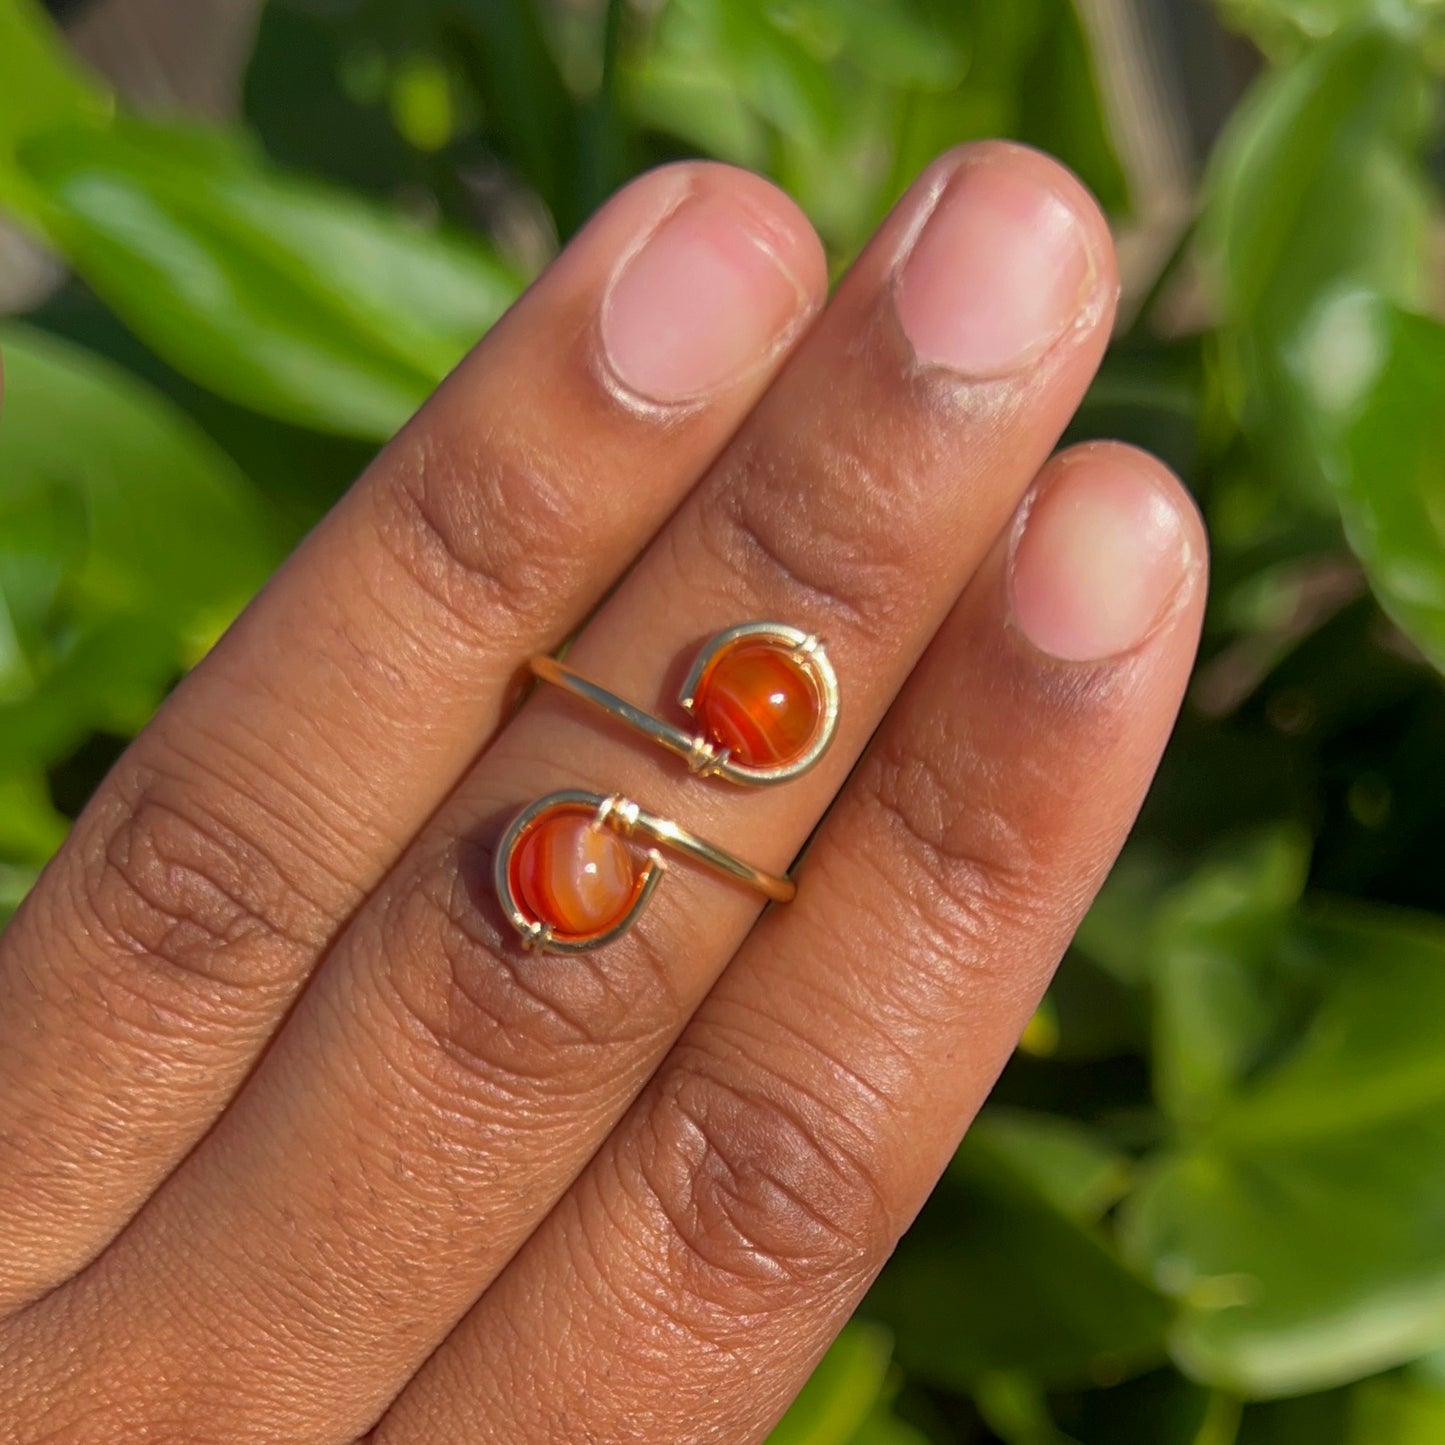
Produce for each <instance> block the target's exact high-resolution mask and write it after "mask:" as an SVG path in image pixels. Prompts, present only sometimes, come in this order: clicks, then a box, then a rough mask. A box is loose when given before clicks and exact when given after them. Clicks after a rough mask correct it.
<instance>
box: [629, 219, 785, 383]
mask: <svg viewBox="0 0 1445 1445" xmlns="http://www.w3.org/2000/svg"><path fill="white" fill-rule="evenodd" d="M781 229H782V223H781V222H770V218H769V217H767V216H766V215H764V214H762V213H761V212H759V211H754V210H753V209H751V208H750V207H749V206H748V205H747V204H745V203H743V202H740V201H737V200H736V199H735V198H734V199H727V198H723V197H721V196H704V197H693V198H692V199H689V200H687V201H684V202H683V203H682V205H681V206H679V207H678V208H677V210H675V211H674V212H673V213H672V214H671V215H670V216H668V217H667V219H666V220H665V221H664V222H663V223H662V225H661V226H660V227H659V228H658V230H656V231H655V232H654V233H653V234H652V235H651V236H649V237H648V239H647V240H646V242H645V243H644V244H643V246H642V248H641V249H640V250H639V251H638V252H637V253H636V254H635V255H633V256H631V257H629V258H628V260H627V261H626V262H625V264H624V265H623V267H622V270H621V271H620V273H619V274H618V275H617V276H616V277H615V278H614V280H613V282H612V284H611V287H610V289H609V291H608V294H607V296H606V298H605V299H604V301H603V304H602V323H601V329H602V346H603V350H604V351H605V352H606V355H607V360H608V363H609V364H610V365H611V367H612V370H613V371H614V372H615V373H616V375H617V377H618V379H619V380H620V381H621V382H622V383H623V385H624V386H626V387H627V388H628V389H629V390H631V391H633V392H636V393H637V394H638V395H639V396H642V397H644V398H646V399H647V400H650V401H656V402H664V403H667V402H678V401H687V400H691V399H695V398H697V397H701V396H704V395H706V394H707V393H708V392H711V391H716V390H717V389H718V388H720V387H722V386H724V385H726V384H727V383H728V382H730V381H733V380H735V379H737V378H739V377H741V376H742V375H744V374H745V373H746V372H748V371H749V370H751V369H752V368H753V367H754V366H756V365H757V364H758V363H759V362H761V361H762V360H763V359H764V358H765V357H766V356H768V355H769V354H770V353H771V352H772V350H773V348H774V347H775V346H776V345H777V344H778V343H779V341H780V340H781V339H782V337H783V335H784V334H785V333H786V332H787V331H788V330H789V329H790V328H791V326H792V324H793V323H794V322H795V320H796V318H797V317H798V315H799V313H800V312H801V311H802V310H803V309H804V308H805V306H806V305H807V301H808V297H807V293H806V291H805V290H804V288H803V287H802V285H801V284H800V283H799V282H798V281H797V280H796V279H795V277H794V276H793V275H792V273H791V272H790V271H789V269H788V267H787V265H786V264H785V262H784V260H783V258H782V254H781V253H782V251H783V249H784V248H786V246H787V244H788V238H787V237H785V236H782V235H780V234H779V232H780V231H781Z"/></svg>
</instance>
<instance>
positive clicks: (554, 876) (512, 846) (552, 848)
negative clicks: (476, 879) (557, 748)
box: [492, 789, 797, 953]
mask: <svg viewBox="0 0 1445 1445" xmlns="http://www.w3.org/2000/svg"><path fill="white" fill-rule="evenodd" d="M634 838H641V839H644V840H646V841H647V842H649V843H652V844H654V845H655V846H654V847H652V848H649V849H648V850H647V853H646V855H645V861H644V862H643V864H642V866H641V868H640V869H639V868H638V867H637V859H636V858H635V856H634V855H633V854H632V852H631V850H629V849H628V848H627V847H626V840H629V839H634ZM659 849H666V850H667V851H668V852H670V853H675V854H677V855H679V856H680V857H683V858H687V859H689V860H690V861H691V862H694V863H698V864H700V865H701V866H702V867H704V868H707V869H709V870H710V871H711V872H713V873H715V874H717V875H719V876H720V877H722V878H726V879H728V880H730V881H732V882H734V883H742V884H744V885H746V886H747V887H749V888H752V889H755V890H756V891H757V892H759V893H761V894H762V895H763V896H764V897H765V898H769V899H771V900H772V901H773V902H775V903H790V902H792V899H793V895H794V894H795V893H796V891H797V885H796V884H794V882H793V880H792V879H791V878H788V877H786V876H780V875H778V874H776V873H768V872H766V871H765V870H764V869H762V868H754V867H753V865H752V864H751V863H745V862H743V860H742V859H741V858H735V857H734V856H733V855H732V854H731V853H729V852H727V851H726V850H725V849H722V848H719V847H718V846H717V845H716V844H715V843H709V842H708V841H707V840H706V839H705V838H699V837H698V836H697V835H696V834H695V833H689V832H688V831H687V829H685V828H681V827H679V826H678V825H677V824H676V823H674V822H673V821H672V820H671V819H669V818H660V817H658V816H657V815H656V814H655V813H649V812H647V811H645V810H644V809H643V808H640V807H639V806H638V805H637V804H636V803H634V802H632V801H631V799H629V798H624V797H623V796H622V795H621V794H618V793H614V794H613V795H612V796H611V797H603V796H602V795H601V794H600V793H589V792H583V791H581V790H579V789H568V790H565V791H563V792H559V793H549V794H548V795H547V796H546V797H545V798H539V799H538V800H537V801H536V802H535V803H532V804H530V805H529V806H528V807H526V808H523V809H522V811H521V812H520V813H518V814H517V816H516V817H515V818H513V819H512V821H511V822H510V823H509V824H508V825H507V829H506V831H505V832H504V833H503V834H502V837H501V840H500V841H499V843H498V844H497V853H496V861H495V863H494V864H493V870H492V871H493V881H494V882H495V884H496V889H497V897H498V898H499V899H500V900H501V904H502V908H503V909H504V911H505V912H506V915H507V920H508V922H509V923H511V925H512V927H513V928H515V929H516V930H517V932H518V933H519V934H521V936H522V947H523V948H528V949H537V950H538V951H539V952H545V953H585V952H586V951H588V950H589V949H593V948H602V947H603V946H604V945H606V944H609V943H612V942H614V941H615V940H616V939H618V938H620V937H621V936H622V935H623V934H624V933H626V932H627V930H628V929H629V928H631V927H632V925H633V924H634V923H636V922H637V920H638V918H640V917H641V916H642V912H643V910H644V909H645V908H646V906H647V901H648V899H649V898H651V896H652V893H653V890H654V889H655V888H656V887H657V885H658V883H660V882H661V881H662V875H663V873H664V872H666V870H667V863H666V861H665V859H664V858H663V856H662V853H661V852H660V851H659ZM559 869H561V870H562V872H560V873H559V872H558V870H559ZM568 870H570V871H568ZM543 894H545V895H546V898H545V902H544V900H543V897H542V895H543ZM584 915H585V916H584Z"/></svg>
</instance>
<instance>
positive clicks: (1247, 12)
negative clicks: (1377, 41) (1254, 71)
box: [1215, 0, 1442, 56]
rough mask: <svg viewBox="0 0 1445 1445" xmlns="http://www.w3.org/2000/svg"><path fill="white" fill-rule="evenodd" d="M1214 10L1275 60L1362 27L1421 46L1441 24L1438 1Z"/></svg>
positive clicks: (1301, 2) (1236, 3) (1237, 5)
mask: <svg viewBox="0 0 1445 1445" xmlns="http://www.w3.org/2000/svg"><path fill="white" fill-rule="evenodd" d="M1215 7H1216V9H1218V10H1219V11H1220V13H1221V15H1222V16H1223V18H1224V20H1225V21H1226V23H1228V24H1230V25H1233V26H1235V27H1236V28H1238V29H1240V30H1243V31H1244V32H1245V33H1246V34H1248V35H1250V36H1252V37H1253V38H1254V39H1255V40H1257V41H1258V42H1259V44H1260V45H1261V46H1263V47H1264V48H1265V49H1266V50H1267V51H1269V52H1270V53H1271V54H1274V55H1277V56H1285V55H1289V54H1292V53H1296V52H1297V51H1298V50H1299V48H1300V46H1301V45H1307V44H1310V43H1314V42H1317V41H1320V40H1324V39H1327V38H1328V37H1329V36H1332V35H1334V34H1336V33H1337V32H1338V31H1340V30H1343V29H1345V28H1346V27H1348V26H1351V25H1355V24H1358V23H1359V22H1361V21H1371V22H1374V23H1375V24H1379V25H1384V26H1389V27H1391V28H1393V29H1395V30H1397V31H1399V32H1400V33H1401V34H1402V35H1405V36H1407V37H1409V38H1411V39H1413V40H1415V41H1417V42H1419V41H1421V40H1422V39H1423V38H1424V36H1425V35H1426V34H1428V32H1429V29H1430V27H1431V26H1432V25H1433V26H1435V27H1436V28H1437V29H1438V27H1439V26H1440V24H1441V19H1442V17H1441V15H1440V7H1439V5H1438V4H1437V3H1436V0H1215Z"/></svg>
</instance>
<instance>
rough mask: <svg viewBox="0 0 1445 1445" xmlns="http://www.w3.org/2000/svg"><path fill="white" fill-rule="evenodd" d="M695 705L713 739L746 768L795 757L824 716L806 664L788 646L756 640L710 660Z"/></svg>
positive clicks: (790, 760) (776, 764) (784, 763)
mask: <svg viewBox="0 0 1445 1445" xmlns="http://www.w3.org/2000/svg"><path fill="white" fill-rule="evenodd" d="M695 706H696V710H697V715H698V717H699V718H700V719H701V721H702V724H703V727H704V728H705V729H706V731H707V735H708V737H709V738H710V739H711V741H712V742H713V743H715V744H716V745H718V746H719V747H725V748H727V750H728V752H729V754H730V755H731V756H732V758H733V760H734V761H735V762H738V763H741V764H743V765H744V766H745V767H750V768H781V767H787V766H788V765H789V764H790V763H794V762H796V761H797V760H798V759H799V758H801V757H802V756H803V754H804V753H805V752H807V750H808V748H809V747H810V746H811V745H812V742H813V739H814V738H815V737H816V736H817V733H818V727H819V724H820V723H821V721H822V717H823V698H822V695H821V693H820V692H819V690H818V684H817V681H816V680H815V679H814V677H813V674H812V673H811V672H810V671H809V669H808V667H807V666H806V665H805V664H804V663H803V662H802V661H800V660H799V659H798V657H797V656H796V655H795V654H794V653H793V652H792V651H791V650H790V649H789V648H786V647H782V646H779V645H778V644H776V643H771V642H759V641H754V640H747V641H743V642H740V643H738V644H737V645H736V646H734V647H730V648H728V649H727V650H726V651H725V652H723V653H722V654H721V655H720V656H719V657H718V658H717V659H716V661H714V662H713V664H712V666H711V667H709V668H708V670H707V672H706V673H705V674H704V676H703V679H702V682H701V683H700V684H699V686H698V690H697V699H696V704H695Z"/></svg>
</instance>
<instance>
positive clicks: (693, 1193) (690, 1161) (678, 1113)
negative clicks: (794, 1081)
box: [636, 1058, 899, 1328]
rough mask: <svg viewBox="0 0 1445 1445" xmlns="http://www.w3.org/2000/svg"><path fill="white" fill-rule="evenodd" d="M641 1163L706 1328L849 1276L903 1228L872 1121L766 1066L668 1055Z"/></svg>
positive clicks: (672, 1256)
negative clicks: (861, 1120) (852, 1115)
mask: <svg viewBox="0 0 1445 1445" xmlns="http://www.w3.org/2000/svg"><path fill="white" fill-rule="evenodd" d="M637 1172H638V1178H637V1181H636V1187H638V1188H640V1189H642V1190H643V1191H644V1192H645V1195H646V1199H647V1206H646V1207H647V1208H648V1209H649V1210H651V1211H654V1212H656V1214H657V1215H658V1216H659V1218H660V1221H661V1227H662V1228H663V1229H664V1231H665V1237H666V1244H665V1251H664V1257H665V1260H666V1267H665V1280H666V1288H667V1291H668V1295H669V1301H670V1303H669V1305H668V1308H669V1310H670V1312H672V1313H674V1314H678V1315H680V1316H682V1317H683V1318H684V1320H685V1322H686V1323H687V1324H689V1325H690V1326H692V1327H695V1328H697V1327H705V1325H706V1321H707V1319H708V1318H710V1317H712V1318H716V1317H718V1316H719V1314H721V1315H723V1316H725V1315H726V1314H727V1313H728V1312H729V1311H736V1310H738V1309H746V1310H749V1311H751V1310H760V1311H768V1312H771V1311H777V1310H786V1309H787V1308H789V1307H791V1306H792V1305H794V1304H796V1303H799V1302H800V1301H801V1300H803V1299H806V1298H808V1297H811V1296H814V1295H816V1293H817V1291H818V1290H819V1289H820V1288H828V1289H832V1288H844V1289H846V1288H848V1287H850V1286H851V1285H853V1284H855V1283H856V1282H857V1281H859V1280H860V1279H861V1278H865V1277H866V1276H867V1275H868V1274H869V1273H871V1271H872V1269H873V1268H875V1267H876V1265H877V1263H878V1261H879V1260H881V1259H882V1258H883V1257H884V1255H885V1254H886V1252H887V1250H888V1249H889V1248H890V1247H891V1244H892V1241H893V1240H894V1239H895V1238H896V1232H897V1228H898V1224H899V1221H898V1219H897V1217H896V1215H895V1211H894V1209H893V1208H892V1207H891V1205H890V1203H889V1201H888V1197H887V1192H886V1190H885V1188H884V1187H883V1183H882V1169H881V1165H880V1162H879V1157H878V1151H877V1149H876V1148H875V1146H874V1141H873V1139H872V1138H871V1135H870V1132H869V1130H868V1128H867V1127H866V1126H864V1127H860V1125H859V1124H858V1123H857V1122H856V1121H854V1120H851V1119H849V1118H848V1117H846V1116H845V1114H844V1113H842V1112H841V1111H840V1110H839V1109H838V1108H837V1107H836V1106H833V1105H830V1104H829V1103H827V1102H826V1101H824V1100H823V1099H821V1098H819V1097H817V1096H814V1095H812V1094H809V1093H806V1092H805V1091H803V1090H801V1089H799V1088H798V1087H797V1086H796V1085H791V1084H789V1083H787V1082H786V1081H785V1080H784V1079H782V1078H781V1077H779V1076H777V1075H774V1074H771V1073H768V1072H766V1071H760V1070H756V1069H751V1070H740V1069H739V1068H737V1067H736V1066H734V1067H731V1068H729V1069H728V1070H724V1069H723V1068H722V1067H721V1066H720V1064H719V1063H718V1061H717V1060H715V1059H711V1058H694V1059H692V1060H688V1061H685V1062H679V1063H678V1065H677V1066H676V1067H673V1068H671V1069H670V1070H669V1072H668V1073H667V1075H666V1076H665V1077H664V1079H663V1080H662V1082H661V1083H660V1085H659V1087H658V1089H657V1092H656V1095H655V1098H654V1100H653V1102H652V1104H651V1107H650V1110H649V1113H648V1116H647V1124H646V1132H645V1139H644V1143H643V1147H642V1149H641V1150H640V1151H639V1154H638V1170H637Z"/></svg>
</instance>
